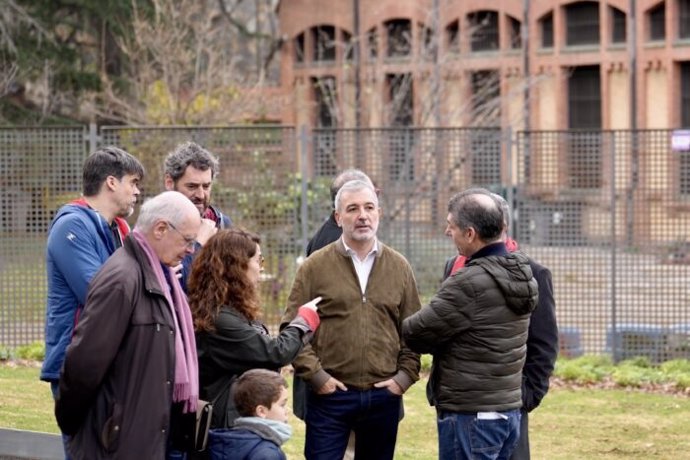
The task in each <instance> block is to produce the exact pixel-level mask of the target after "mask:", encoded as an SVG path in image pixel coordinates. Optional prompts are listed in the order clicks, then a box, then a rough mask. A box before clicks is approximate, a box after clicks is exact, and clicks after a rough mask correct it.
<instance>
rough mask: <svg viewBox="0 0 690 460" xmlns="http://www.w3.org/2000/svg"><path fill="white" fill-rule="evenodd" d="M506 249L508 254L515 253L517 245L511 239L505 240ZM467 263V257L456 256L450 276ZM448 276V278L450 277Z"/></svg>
mask: <svg viewBox="0 0 690 460" xmlns="http://www.w3.org/2000/svg"><path fill="white" fill-rule="evenodd" d="M505 243H506V249H507V250H508V252H515V251H517V249H518V244H517V241H515V240H514V239H512V238H506V241H505ZM466 261H467V257H465V256H457V257H456V258H455V262H453V268H451V269H450V275H452V274H454V273H455V272H457V271H458V270H460V269H461V268H462V267H464V266H465V262H466ZM450 275H448V276H450Z"/></svg>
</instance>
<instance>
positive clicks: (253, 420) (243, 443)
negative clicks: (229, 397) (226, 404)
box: [208, 369, 292, 460]
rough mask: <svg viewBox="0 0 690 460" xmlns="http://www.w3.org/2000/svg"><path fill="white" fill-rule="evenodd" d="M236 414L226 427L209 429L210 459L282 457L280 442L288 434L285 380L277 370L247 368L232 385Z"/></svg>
mask: <svg viewBox="0 0 690 460" xmlns="http://www.w3.org/2000/svg"><path fill="white" fill-rule="evenodd" d="M232 392H233V399H234V401H235V406H236V408H237V412H238V413H239V414H240V417H239V418H238V419H237V420H235V424H234V426H233V428H232V429H230V430H223V429H221V430H211V432H210V433H209V446H208V450H209V454H210V458H211V460H230V459H232V460H257V459H261V460H285V459H286V457H285V454H284V453H283V451H282V450H281V449H280V446H281V445H282V444H283V443H285V442H286V441H287V440H288V439H290V436H291V435H292V428H291V427H290V425H288V423H287V420H288V418H287V399H288V391H287V383H286V382H285V379H284V378H283V377H282V376H281V375H280V374H279V373H277V372H274V371H269V370H267V369H251V370H249V371H247V372H245V373H244V374H242V375H241V376H240V377H239V378H238V379H237V382H235V384H234V385H233V388H232Z"/></svg>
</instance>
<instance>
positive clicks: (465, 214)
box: [448, 188, 504, 243]
mask: <svg viewBox="0 0 690 460" xmlns="http://www.w3.org/2000/svg"><path fill="white" fill-rule="evenodd" d="M448 213H449V214H450V216H451V218H452V220H453V222H454V223H455V224H456V225H457V226H458V227H459V228H460V229H467V228H470V227H471V228H473V229H474V230H475V231H476V233H477V236H478V237H479V239H480V240H481V241H483V242H485V243H491V242H494V241H497V240H499V239H500V238H501V236H502V233H503V228H504V215H503V211H502V210H501V206H500V204H499V203H498V201H497V200H496V198H494V196H493V194H492V193H491V192H489V191H488V190H486V189H483V188H471V189H468V190H465V191H464V192H460V193H458V194H456V195H454V196H453V197H452V198H451V199H450V201H449V202H448Z"/></svg>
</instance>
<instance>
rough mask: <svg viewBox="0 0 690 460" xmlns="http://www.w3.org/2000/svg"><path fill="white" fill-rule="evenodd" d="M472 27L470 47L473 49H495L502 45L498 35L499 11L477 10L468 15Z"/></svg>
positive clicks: (468, 21)
mask: <svg viewBox="0 0 690 460" xmlns="http://www.w3.org/2000/svg"><path fill="white" fill-rule="evenodd" d="M467 23H468V24H469V27H470V30H469V32H470V48H471V50H472V51H493V50H497V49H499V47H500V45H499V44H500V40H499V36H498V13H497V12H496V11H488V10H483V11H476V12H474V13H470V14H468V15H467Z"/></svg>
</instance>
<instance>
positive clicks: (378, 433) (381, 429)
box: [304, 388, 402, 460]
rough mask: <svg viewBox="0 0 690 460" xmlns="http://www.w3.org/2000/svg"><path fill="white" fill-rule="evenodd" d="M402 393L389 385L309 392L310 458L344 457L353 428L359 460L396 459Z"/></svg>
mask: <svg viewBox="0 0 690 460" xmlns="http://www.w3.org/2000/svg"><path fill="white" fill-rule="evenodd" d="M401 405H402V397H401V396H397V395H394V394H392V393H391V392H390V391H388V390H387V389H386V388H372V389H371V390H355V389H349V390H348V391H340V390H337V391H336V392H335V393H332V394H330V395H317V394H316V393H314V392H312V391H309V392H308V395H307V417H306V424H307V436H306V441H305V446H304V456H305V457H306V459H307V460H333V459H336V458H343V455H344V454H345V449H346V448H347V441H348V438H349V437H350V431H354V433H355V458H356V459H357V460H387V459H393V455H394V453H395V442H396V439H397V436H398V421H399V416H400V407H401Z"/></svg>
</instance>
